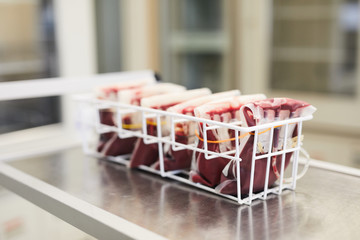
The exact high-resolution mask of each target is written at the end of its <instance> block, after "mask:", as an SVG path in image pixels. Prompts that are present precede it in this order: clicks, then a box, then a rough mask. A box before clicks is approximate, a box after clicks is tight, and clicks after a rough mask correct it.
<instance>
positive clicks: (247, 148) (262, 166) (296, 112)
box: [216, 98, 315, 195]
mask: <svg viewBox="0 0 360 240" xmlns="http://www.w3.org/2000/svg"><path fill="white" fill-rule="evenodd" d="M249 105H251V104H249ZM249 105H246V106H244V107H243V110H242V111H243V113H244V114H243V116H244V119H242V120H243V121H245V122H246V125H247V126H249V127H251V126H255V125H258V122H259V121H261V120H263V119H264V118H266V114H267V113H268V111H273V112H274V113H275V118H276V119H279V118H280V119H279V120H284V119H288V118H293V117H299V116H300V115H304V114H312V113H313V112H314V111H315V108H313V107H312V106H311V108H310V111H309V112H305V111H304V113H303V114H302V113H301V111H302V110H303V109H305V108H306V107H309V106H310V104H308V103H306V102H303V101H298V100H294V99H287V98H282V99H266V100H262V101H256V102H254V103H252V106H253V107H249ZM250 108H252V109H255V108H256V109H260V111H257V112H263V113H264V116H263V117H262V118H263V119H261V117H259V116H256V117H254V112H253V111H252V110H251V109H250ZM290 126H291V125H289V130H288V131H289V132H288V136H281V137H282V138H283V139H285V141H287V140H288V137H289V133H290V134H291V135H290V137H291V138H293V137H296V136H297V135H298V131H297V125H296V126H294V127H293V128H292V129H291V130H290ZM281 128H282V127H277V128H274V134H273V146H272V152H276V151H279V150H282V147H283V146H279V143H280V142H279V140H280V130H281ZM291 131H292V132H291ZM259 136H260V135H259ZM246 141H247V142H246V144H245V145H244V147H243V148H242V149H240V158H241V159H242V161H241V162H240V176H241V177H240V182H241V194H242V195H247V194H249V188H250V179H251V167H252V155H253V147H254V135H250V137H249V138H248V139H247V140H246ZM283 141H284V140H283ZM256 144H257V143H256ZM287 148H288V149H289V148H291V146H287ZM266 153H267V152H264V153H260V152H259V153H257V154H256V155H257V156H260V155H264V154H266ZM291 156H292V152H290V153H287V154H285V159H284V170H285V169H286V167H287V166H288V165H289V162H290V158H291ZM272 161H275V166H276V169H277V171H278V172H279V173H280V171H281V163H282V154H281V155H278V156H276V157H275V156H274V157H272V158H271V159H270V168H269V179H268V187H270V186H271V185H272V184H273V183H274V182H275V181H276V180H277V175H276V174H275V170H274V167H273V166H271V163H272ZM266 166H267V158H262V159H258V160H255V167H254V180H253V189H252V192H254V193H256V192H259V191H262V190H264V185H265V178H266ZM236 172H237V167H236V162H235V161H233V160H232V161H231V162H229V163H228V165H227V166H226V167H225V169H224V171H223V174H222V176H221V184H220V185H219V186H218V187H217V188H216V190H217V191H218V192H220V193H224V194H231V195H236V194H237V181H236V179H237V176H236Z"/></svg>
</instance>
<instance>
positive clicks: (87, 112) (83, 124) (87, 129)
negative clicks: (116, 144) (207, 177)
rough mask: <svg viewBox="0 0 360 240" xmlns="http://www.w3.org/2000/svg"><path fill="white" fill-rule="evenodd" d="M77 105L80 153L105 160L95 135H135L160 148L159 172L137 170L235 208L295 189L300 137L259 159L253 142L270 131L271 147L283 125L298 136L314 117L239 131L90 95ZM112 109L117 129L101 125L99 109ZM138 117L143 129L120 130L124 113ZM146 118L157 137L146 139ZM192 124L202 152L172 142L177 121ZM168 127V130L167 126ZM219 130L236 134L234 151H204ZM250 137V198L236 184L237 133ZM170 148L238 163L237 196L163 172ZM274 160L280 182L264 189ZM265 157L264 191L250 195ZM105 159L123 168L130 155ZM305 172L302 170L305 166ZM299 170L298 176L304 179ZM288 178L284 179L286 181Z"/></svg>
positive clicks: (80, 97) (231, 126)
mask: <svg viewBox="0 0 360 240" xmlns="http://www.w3.org/2000/svg"><path fill="white" fill-rule="evenodd" d="M75 100H76V102H77V103H78V108H77V115H78V116H77V119H78V122H77V123H78V128H79V130H80V132H81V137H82V143H83V151H84V153H85V154H89V155H95V156H97V157H103V156H101V155H100V154H99V153H97V152H96V151H95V147H94V146H93V145H92V144H93V143H92V139H93V140H94V139H95V138H94V135H98V134H102V133H107V132H116V133H117V134H118V136H119V138H122V139H124V138H130V137H138V138H142V139H143V140H144V143H145V144H154V143H157V144H158V149H159V163H160V169H159V170H156V169H154V168H151V167H148V166H144V165H141V166H139V168H140V169H142V170H144V171H148V172H151V173H154V174H158V175H160V176H162V177H166V178H170V179H174V180H176V181H179V182H182V183H186V184H189V185H191V186H194V187H197V188H200V189H203V190H206V191H208V192H211V193H214V194H217V195H220V196H222V197H225V198H228V199H231V200H233V201H236V202H237V203H239V204H247V205H250V204H251V203H252V202H253V200H255V199H262V200H265V199H267V197H268V195H269V194H281V193H282V192H283V191H284V190H285V189H290V190H295V188H296V180H297V179H298V177H299V175H298V165H299V154H300V152H301V151H302V148H301V144H302V143H301V140H300V139H301V138H299V140H297V141H296V144H295V146H287V145H288V144H287V141H284V144H283V148H282V149H281V150H279V151H275V152H272V148H271V147H269V151H268V152H267V153H266V154H263V155H260V156H257V155H256V151H257V149H256V148H257V144H256V143H257V142H258V136H259V134H261V132H262V131H263V130H264V129H266V130H267V131H270V134H269V140H268V142H269V146H272V144H273V133H274V129H275V128H277V127H279V126H281V127H284V128H285V130H284V131H285V135H284V136H287V132H288V128H289V125H290V124H297V126H298V127H297V136H302V135H301V133H302V124H303V121H307V120H310V119H312V115H310V116H306V117H298V118H292V119H287V120H282V121H274V122H271V123H266V124H262V125H257V126H253V127H243V126H241V122H232V123H223V122H218V121H213V120H208V119H203V118H198V117H193V116H189V115H183V114H177V113H172V112H167V111H162V110H157V109H151V108H144V107H140V106H135V105H128V104H123V103H119V102H113V101H106V100H99V99H97V98H95V97H93V96H91V95H77V96H76V97H75ZM109 108H111V109H114V113H115V118H116V123H117V126H108V125H104V124H101V123H100V117H99V110H101V109H109ZM133 113H137V114H141V122H142V124H141V127H140V129H139V130H135V131H134V130H129V129H127V128H124V127H123V126H124V125H123V122H122V119H123V116H124V115H126V114H133ZM164 118H166V120H167V121H169V122H170V124H169V125H167V126H163V124H161V123H162V121H163V119H164ZM149 119H152V120H154V119H155V122H156V125H157V135H156V136H153V135H150V134H149V133H148V131H147V127H146V126H147V122H148V120H149ZM189 121H190V122H195V123H196V124H199V123H202V125H203V139H202V140H203V141H204V144H203V146H204V147H203V148H199V147H198V146H197V145H196V144H194V143H191V144H182V143H179V142H177V141H175V127H174V124H176V123H181V122H189ZM169 126H170V127H169ZM164 127H167V128H170V129H169V134H163V131H162V130H163V129H162V128H164ZM218 128H227V129H231V130H232V131H234V132H235V149H234V150H231V151H227V152H214V151H211V150H209V149H208V148H207V146H208V144H207V141H208V140H207V139H208V136H207V130H213V129H218ZM244 132H245V133H251V134H253V135H254V144H253V150H252V159H251V164H252V165H251V175H250V186H249V192H248V194H246V195H244V194H241V191H240V190H241V181H240V174H241V173H240V166H241V162H242V159H241V158H240V157H239V155H240V148H239V145H240V140H239V136H240V133H244ZM164 144H170V146H171V148H172V150H173V151H180V150H184V149H188V150H192V151H196V152H199V153H203V154H204V155H205V158H206V159H212V158H216V157H222V158H226V159H230V160H235V161H236V167H237V168H236V169H237V176H238V177H237V196H233V195H227V194H221V193H219V192H217V191H215V189H214V188H211V187H207V186H205V185H202V184H200V183H194V182H192V181H191V180H189V177H188V176H189V171H187V170H183V169H180V170H173V171H165V169H164V156H163V145H164ZM287 153H293V155H292V168H288V170H287V174H289V175H290V176H285V170H284V166H285V155H286V154H287ZM273 156H282V157H281V169H280V170H279V176H278V181H277V183H276V184H274V185H273V186H271V187H268V179H269V171H270V163H271V158H272V157H273ZM264 158H266V160H267V164H266V176H265V182H264V189H263V191H261V192H256V193H254V192H253V187H254V172H255V167H254V166H255V162H256V161H257V160H259V159H264ZM106 159H107V160H109V161H113V162H117V163H120V164H124V165H127V166H128V164H129V160H128V159H129V155H122V156H117V157H112V156H107V157H106ZM305 168H306V167H305ZM303 173H304V172H302V173H301V174H300V175H303ZM285 178H286V181H285Z"/></svg>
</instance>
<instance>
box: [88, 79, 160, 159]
mask: <svg viewBox="0 0 360 240" xmlns="http://www.w3.org/2000/svg"><path fill="white" fill-rule="evenodd" d="M153 83H155V79H154V78H144V79H134V80H132V81H131V82H123V83H118V84H113V85H109V86H103V87H98V88H96V89H95V93H96V97H97V98H98V99H102V100H108V101H117V99H118V92H120V91H122V90H126V89H136V88H139V87H142V86H145V85H148V84H153ZM114 111H115V110H114V109H112V108H107V109H100V110H99V118H100V124H103V125H107V126H116V124H115V120H114ZM125 121H126V120H125ZM135 140H136V138H133V139H128V141H127V142H126V143H125V144H129V146H125V145H124V146H123V151H120V152H118V151H117V150H116V149H118V148H119V146H120V145H123V143H122V142H121V141H118V139H117V134H116V133H115V132H106V133H102V134H100V136H99V142H98V146H97V151H98V152H100V153H102V154H103V155H105V156H115V155H121V154H126V153H129V152H131V150H132V147H131V146H132V145H133V144H134V141H135Z"/></svg>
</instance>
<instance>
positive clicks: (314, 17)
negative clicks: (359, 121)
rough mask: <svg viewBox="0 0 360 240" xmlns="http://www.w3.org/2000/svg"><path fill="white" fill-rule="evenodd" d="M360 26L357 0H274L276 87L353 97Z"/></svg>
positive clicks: (273, 58)
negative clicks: (359, 28)
mask: <svg viewBox="0 0 360 240" xmlns="http://www.w3.org/2000/svg"><path fill="white" fill-rule="evenodd" d="M358 26H359V7H358V3H357V1H354V0H332V1H306V2H304V1H283V0H275V1H274V7H273V42H272V64H271V70H272V71H271V72H272V74H271V81H270V86H271V88H272V89H283V90H292V91H311V92H318V93H326V94H342V95H347V96H354V95H355V94H356V76H357V74H356V64H357V62H358V61H357V48H358V46H357V40H358V39H357V38H358V34H357V31H358ZM299 73H301V74H299Z"/></svg>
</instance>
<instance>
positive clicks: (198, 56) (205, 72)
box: [159, 0, 234, 91]
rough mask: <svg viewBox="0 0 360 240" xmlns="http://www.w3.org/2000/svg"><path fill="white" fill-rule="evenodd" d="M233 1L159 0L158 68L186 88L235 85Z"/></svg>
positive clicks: (214, 88) (167, 78)
mask: <svg viewBox="0 0 360 240" xmlns="http://www.w3.org/2000/svg"><path fill="white" fill-rule="evenodd" d="M231 5H232V3H231V2H229V1H224V0H222V1H217V0H198V1H191V0H175V1H159V10H160V19H159V24H160V34H161V39H160V45H161V49H160V51H161V55H162V60H161V64H162V68H161V72H162V74H163V77H164V79H165V80H166V81H171V82H175V83H179V84H183V85H185V86H186V87H188V88H198V87H209V88H210V89H211V90H213V91H221V90H225V89H230V88H233V87H234V81H233V80H231V78H232V74H233V71H234V69H233V67H232V66H233V65H232V58H233V57H234V55H233V52H232V49H231V48H232V45H233V32H232V31H231V24H232V18H233V17H234V16H233V14H232V11H231Z"/></svg>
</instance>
